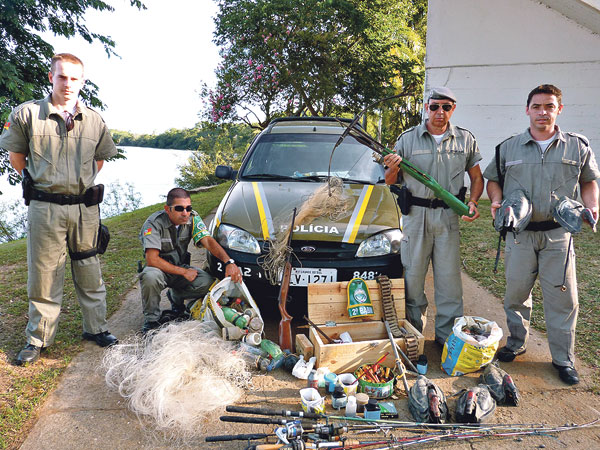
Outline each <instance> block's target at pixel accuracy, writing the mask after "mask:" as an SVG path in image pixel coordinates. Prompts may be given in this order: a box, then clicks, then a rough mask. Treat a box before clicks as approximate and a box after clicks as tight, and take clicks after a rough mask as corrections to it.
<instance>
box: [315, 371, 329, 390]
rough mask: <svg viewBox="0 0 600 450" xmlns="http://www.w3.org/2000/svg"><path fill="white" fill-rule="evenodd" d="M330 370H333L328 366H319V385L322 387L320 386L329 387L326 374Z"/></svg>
mask: <svg viewBox="0 0 600 450" xmlns="http://www.w3.org/2000/svg"><path fill="white" fill-rule="evenodd" d="M329 372H331V371H330V370H329V368H328V367H319V368H318V369H317V379H318V382H317V384H318V387H320V388H326V387H327V383H326V381H325V375H327V374H328V373H329Z"/></svg>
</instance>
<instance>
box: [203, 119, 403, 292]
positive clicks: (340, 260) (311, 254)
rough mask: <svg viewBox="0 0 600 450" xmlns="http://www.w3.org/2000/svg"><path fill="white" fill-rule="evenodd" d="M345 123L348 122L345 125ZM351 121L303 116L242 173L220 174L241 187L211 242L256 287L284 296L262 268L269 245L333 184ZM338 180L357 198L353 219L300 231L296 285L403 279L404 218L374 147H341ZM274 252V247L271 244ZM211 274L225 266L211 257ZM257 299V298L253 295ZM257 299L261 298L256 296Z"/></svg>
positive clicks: (351, 143)
mask: <svg viewBox="0 0 600 450" xmlns="http://www.w3.org/2000/svg"><path fill="white" fill-rule="evenodd" d="M342 122H345V123H342ZM349 122H350V121H349V120H346V119H336V118H318V117H300V118H280V119H275V120H273V121H272V122H271V123H270V124H269V126H268V127H267V128H266V129H265V130H263V131H262V132H261V133H260V134H259V135H257V136H256V138H255V139H254V140H253V141H252V143H251V144H250V146H249V148H248V150H247V152H246V154H245V155H244V158H243V160H242V164H241V167H240V169H239V171H236V170H233V168H232V167H229V166H219V167H217V169H216V171H215V174H216V176H217V177H219V178H223V179H231V180H233V184H232V186H231V188H230V189H229V190H228V192H227V193H226V195H225V196H224V198H223V200H222V201H221V204H220V205H219V207H218V209H217V212H216V215H215V218H214V219H213V221H212V222H211V225H210V227H209V231H210V232H211V235H212V236H213V237H214V238H215V239H216V240H217V241H218V242H219V243H220V244H221V245H222V246H223V247H224V248H225V249H226V250H227V253H228V254H229V255H230V256H231V257H232V258H233V259H234V260H235V261H236V264H237V265H238V266H239V267H240V269H241V271H242V274H243V276H244V282H245V283H246V284H247V285H248V286H249V287H253V286H257V287H259V288H262V290H261V291H260V292H261V294H264V295H269V294H276V290H277V289H278V288H277V287H270V283H269V282H268V280H267V279H266V278H265V273H264V271H263V270H262V268H261V265H260V264H259V262H260V261H261V260H262V259H263V258H264V256H265V255H266V254H267V250H268V246H267V247H266V246H265V243H267V242H268V241H269V240H273V239H274V238H275V237H276V236H277V234H278V233H279V232H280V231H281V229H282V228H284V227H285V226H289V223H285V222H283V220H284V219H285V220H287V221H289V220H290V218H291V215H292V214H291V212H292V210H293V208H294V207H300V205H302V204H303V202H305V201H306V200H307V199H308V198H309V197H310V195H311V194H312V193H313V192H314V191H315V190H316V189H318V188H319V187H321V186H323V183H326V182H327V176H328V168H329V163H330V157H331V153H332V150H333V148H334V146H335V143H336V142H337V140H338V138H339V136H340V134H341V133H343V131H344V129H345V127H346V126H348V125H349ZM330 173H331V174H333V175H335V176H338V177H340V178H342V180H343V182H344V184H343V192H344V195H345V196H346V197H347V198H349V199H350V201H349V208H348V211H347V214H344V217H343V218H342V219H340V220H336V221H332V220H330V219H329V218H327V217H320V218H317V219H315V220H313V221H312V222H311V223H303V224H297V225H296V226H295V227H294V232H293V235H292V248H293V251H294V257H292V266H293V269H292V276H291V283H290V284H291V286H295V287H298V288H299V289H300V288H305V287H306V286H307V285H308V284H309V283H323V282H333V281H347V280H350V279H352V278H355V277H361V278H363V279H374V278H375V277H376V276H377V275H380V274H385V275H388V276H389V277H390V278H398V277H401V276H402V263H401V260H400V240H401V239H402V232H401V231H400V228H399V221H400V215H401V214H400V211H399V209H398V206H397V204H396V201H395V197H394V196H393V195H392V193H391V192H390V190H389V188H388V187H387V186H386V184H385V181H384V168H383V167H382V166H381V165H380V164H379V163H377V162H376V161H375V160H374V159H373V152H372V150H371V149H370V148H368V147H367V146H365V145H363V144H361V143H359V142H358V141H357V140H355V139H354V138H353V137H351V136H348V137H346V138H345V139H344V141H343V142H342V144H341V145H340V146H339V147H337V149H336V150H335V152H334V154H333V159H332V161H331V169H330ZM267 245H268V244H267ZM208 262H209V266H210V270H211V272H212V273H213V274H214V275H215V276H218V277H220V278H221V277H223V274H224V270H225V267H224V264H223V263H222V262H221V261H220V260H218V259H217V258H214V257H213V256H212V255H210V254H209V255H208ZM253 292H256V291H253ZM253 295H256V294H253Z"/></svg>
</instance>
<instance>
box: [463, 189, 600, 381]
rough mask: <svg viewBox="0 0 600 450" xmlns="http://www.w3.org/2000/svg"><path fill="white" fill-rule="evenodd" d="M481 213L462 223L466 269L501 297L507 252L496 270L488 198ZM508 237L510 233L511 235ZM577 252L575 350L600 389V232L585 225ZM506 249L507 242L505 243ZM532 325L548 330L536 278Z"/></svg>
mask: <svg viewBox="0 0 600 450" xmlns="http://www.w3.org/2000/svg"><path fill="white" fill-rule="evenodd" d="M479 212H480V214H481V217H480V218H479V219H477V220H476V221H475V222H472V223H470V224H467V223H461V255H462V263H463V269H464V270H465V272H466V273H467V274H469V276H471V278H473V279H475V280H477V282H478V283H479V284H481V285H482V286H483V287H485V288H486V289H487V290H488V291H490V292H491V293H493V294H494V295H496V296H497V297H499V298H503V297H504V288H505V285H506V283H505V279H504V260H503V258H504V253H502V254H501V258H500V262H499V264H498V273H496V274H494V272H493V269H494V262H495V256H496V248H497V245H498V233H496V231H495V230H494V227H493V226H492V216H491V213H490V202H489V200H482V201H481V203H480V206H479ZM508 238H509V237H507V239H508ZM573 242H574V245H575V253H576V255H577V287H578V291H579V318H578V321H577V339H576V348H575V351H576V353H577V356H578V357H579V358H581V359H582V360H583V361H584V362H585V363H586V364H587V365H589V366H590V367H592V368H593V369H594V374H593V375H592V385H593V390H594V391H595V392H596V393H600V370H599V369H600V311H599V310H598V307H597V306H596V305H597V301H598V298H600V279H599V277H598V274H599V272H600V259H599V258H598V248H600V233H595V234H594V233H592V231H591V229H590V228H589V227H587V226H585V225H584V232H583V233H580V234H578V235H576V236H575V237H574V238H573ZM502 249H504V242H503V243H502ZM531 323H532V326H533V327H534V328H536V329H538V330H541V331H545V329H546V325H545V321H544V310H543V303H542V292H541V289H540V286H539V283H538V282H537V281H536V284H535V287H534V289H533V314H532V320H531Z"/></svg>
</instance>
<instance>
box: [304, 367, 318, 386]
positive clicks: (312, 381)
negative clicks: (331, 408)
mask: <svg viewBox="0 0 600 450" xmlns="http://www.w3.org/2000/svg"><path fill="white" fill-rule="evenodd" d="M306 387H311V388H315V389H317V388H318V387H319V378H318V377H317V371H316V370H314V369H313V370H311V371H310V373H309V374H308V379H307V383H306Z"/></svg>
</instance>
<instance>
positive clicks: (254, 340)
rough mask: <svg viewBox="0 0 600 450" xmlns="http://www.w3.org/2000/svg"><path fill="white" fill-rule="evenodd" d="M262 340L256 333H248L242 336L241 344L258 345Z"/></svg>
mask: <svg viewBox="0 0 600 450" xmlns="http://www.w3.org/2000/svg"><path fill="white" fill-rule="evenodd" d="M261 341H262V338H261V337H260V334H258V333H248V334H246V335H244V336H242V342H246V343H248V344H250V345H260V343H261Z"/></svg>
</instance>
